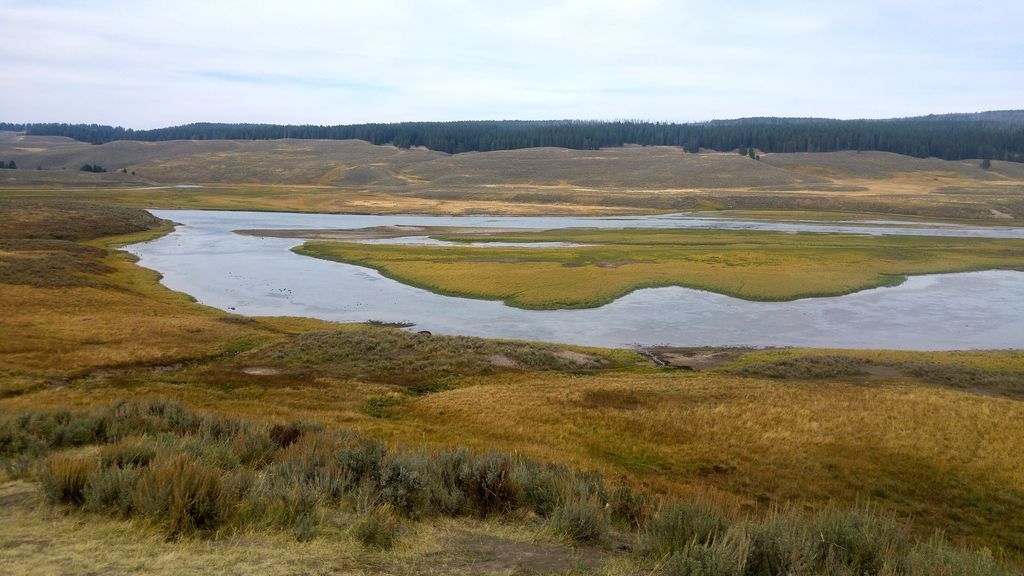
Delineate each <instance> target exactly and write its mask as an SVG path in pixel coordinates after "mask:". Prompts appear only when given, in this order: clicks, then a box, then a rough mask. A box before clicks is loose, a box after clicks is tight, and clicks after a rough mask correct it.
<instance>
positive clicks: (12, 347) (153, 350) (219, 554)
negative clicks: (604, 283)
mask: <svg viewBox="0 0 1024 576" xmlns="http://www.w3.org/2000/svg"><path fill="white" fill-rule="evenodd" d="M159 233H162V230H155V231H149V232H145V233H142V234H140V235H136V236H133V237H126V238H117V239H109V238H108V239H97V240H94V241H90V243H92V244H93V245H94V246H102V247H105V246H107V245H108V244H109V243H111V242H123V241H128V240H131V239H133V238H141V237H145V236H150V235H153V234H159ZM103 263H104V264H105V265H107V266H109V267H110V269H111V270H112V272H109V273H107V274H104V275H102V278H103V281H104V284H105V286H88V287H65V288H36V287H31V286H20V285H7V284H4V285H0V308H2V309H3V310H4V312H5V313H4V315H3V316H2V317H0V331H2V333H3V334H4V336H5V337H4V339H3V341H2V343H0V346H2V347H0V363H2V364H0V384H2V385H3V394H0V395H2V396H6V397H4V398H2V399H0V408H2V409H4V410H17V409H43V408H74V407H87V406H96V405H99V404H108V403H110V402H111V401H113V400H117V399H129V398H140V397H146V396H152V395H160V396H164V397H170V398H175V399H178V400H181V401H182V402H184V403H186V404H187V405H189V406H191V407H194V408H200V409H208V410H214V411H219V412H223V413H226V414H231V415H233V416H236V417H250V418H253V419H257V420H273V421H277V422H283V421H289V420H292V419H296V418H300V419H305V420H309V421H313V422H318V423H321V424H323V425H325V426H330V427H333V426H344V427H348V428H354V429H358V430H363V431H366V432H368V433H370V434H373V435H376V436H379V437H383V438H386V439H390V440H393V441H395V442H398V443H399V444H402V445H405V446H450V445H457V444H462V445H469V446H471V447H475V448H478V449H502V450H514V451H520V452H524V453H526V454H529V455H532V456H535V457H538V458H541V459H544V460H550V461H557V462H568V463H573V464H576V465H578V466H580V467H582V468H586V469H594V470H600V471H603V472H605V473H606V474H608V475H609V476H612V477H622V478H624V479H626V480H628V481H630V482H635V483H640V484H646V485H649V486H651V487H653V488H656V489H658V490H662V491H666V492H675V493H693V492H705V491H711V492H713V493H714V494H716V495H718V496H719V497H720V498H723V499H726V500H730V501H732V502H735V503H737V504H739V505H741V506H745V507H747V508H749V509H751V510H763V509H765V508H766V507H767V506H768V505H769V503H770V502H772V501H783V502H785V501H792V502H796V503H798V504H805V505H807V506H808V507H811V508H816V507H820V506H822V505H823V504H824V503H825V502H827V501H829V500H836V501H838V502H840V503H843V504H849V503H852V502H854V501H858V500H870V501H873V502H876V503H878V504H879V505H880V506H882V507H883V508H886V509H892V510H895V511H896V512H898V513H900V514H907V515H911V516H912V517H913V518H914V519H915V526H917V527H918V528H919V529H920V530H922V531H927V530H930V529H931V528H935V527H938V528H943V529H945V530H946V531H947V532H949V533H950V534H951V535H952V536H953V537H954V538H956V539H960V540H963V541H966V542H970V543H972V544H981V545H995V546H999V547H1003V548H1005V549H1006V550H1007V551H1008V552H1009V553H1010V555H1011V556H1012V557H1015V558H1019V557H1021V556H1022V555H1024V461H1022V460H1021V458H1020V457H1019V455H1020V453H1021V447H1022V446H1024V428H1022V427H1020V426H1014V425H1013V424H1014V423H1017V422H1022V421H1024V403H1021V402H1019V401H1014V400H1010V399H1005V398H993V397H985V396H980V395H975V394H970V393H967V392H962V391H957V390H950V389H945V388H940V387H937V386H930V385H926V384H923V383H921V382H919V381H917V380H915V379H913V378H910V377H905V376H867V377H858V378H852V379H842V378H840V379H831V380H806V381H779V380H771V379H764V378H753V377H751V378H748V377H740V376H736V375H732V374H728V373H723V372H713V373H696V374H688V373H682V372H661V371H655V370H653V369H650V368H646V367H639V366H628V365H627V364H628V363H627V362H625V360H626V359H625V357H624V356H623V357H621V359H622V360H623V362H622V363H621V364H620V366H625V367H622V368H619V369H617V370H616V371H611V372H609V371H604V372H597V373H594V374H588V375H571V374H565V373H538V372H502V373H499V374H490V375H479V376H468V377H463V378H459V379H458V380H457V381H455V382H452V384H453V386H454V388H453V389H450V390H446V391H440V392H436V393H432V394H427V395H423V396H411V395H404V396H402V401H401V402H400V403H399V404H398V405H396V406H395V407H394V408H393V413H392V414H391V417H390V418H387V419H382V418H375V417H373V416H371V415H369V414H367V413H366V411H365V409H364V408H365V403H366V401H367V399H369V398H371V397H375V396H380V395H388V394H397V395H402V394H403V393H402V391H401V390H400V388H399V387H396V386H390V385H385V384H379V383H368V382H365V381H361V380H357V379H342V378H340V377H332V376H330V375H329V374H328V375H326V376H325V375H317V374H312V375H311V376H309V377H301V378H297V377H294V375H291V374H288V373H281V374H264V375H260V374H248V373H245V372H242V371H239V370H238V369H237V368H238V366H235V365H233V364H232V363H231V362H230V361H227V359H225V358H222V357H221V355H223V354H225V353H230V352H234V351H239V350H242V349H247V348H254V347H258V346H260V345H261V344H264V343H266V344H270V343H273V342H276V341H280V340H283V339H285V338H288V337H289V334H297V333H302V332H307V331H311V330H324V329H326V328H328V327H331V326H332V325H331V324H330V323H324V322H319V321H315V320H304V319H259V320H255V319H244V318H239V317H236V316H230V315H226V314H224V313H223V312H220V311H217V310H213V309H210V308H205V307H202V306H199V305H197V304H195V303H194V302H191V301H190V299H188V298H187V297H186V296H184V295H181V294H177V293H174V292H171V291H169V290H167V289H165V288H163V287H162V286H160V285H159V284H158V283H157V276H156V274H155V273H153V272H150V271H147V270H144V269H141V268H139V267H138V266H137V265H135V264H134V263H133V262H132V261H131V259H130V258H129V257H128V256H127V255H125V254H122V253H117V252H107V253H106V255H105V256H104V257H103ZM226 318H227V320H225V319H226ZM818 352H825V351H810V352H808V351H762V352H756V353H753V354H751V355H750V356H749V357H748V358H743V359H740V362H741V363H744V362H745V363H752V362H760V361H766V360H771V359H778V358H781V357H785V356H786V355H797V354H802V353H818ZM829 353H832V352H829ZM837 354H839V353H838V352H837ZM842 354H851V355H860V356H865V357H870V358H875V359H881V360H892V361H920V362H925V361H926V362H932V363H938V364H941V363H946V362H948V363H951V364H957V365H969V366H974V367H977V368H982V369H990V370H1014V371H1018V372H1019V371H1022V370H1024V366H1022V357H1021V353H1020V352H1012V351H1006V352H974V353H910V352H842ZM181 360H195V362H194V363H189V362H186V363H185V365H183V366H181V367H178V368H176V369H172V370H164V369H147V368H145V367H142V366H139V365H144V364H167V363H171V362H178V361H181ZM110 366H115V367H118V369H116V370H98V371H97V370H96V368H100V367H110ZM51 377H56V378H59V379H60V381H59V382H56V383H57V384H59V385H57V386H45V385H43V384H41V382H44V383H45V379H47V378H51ZM10 486H11V485H5V486H4V487H2V488H0V499H2V498H5V497H6V496H8V495H9V494H7V493H5V492H3V491H5V490H8V489H11V488H10ZM22 491H24V490H22ZM0 501H2V502H8V501H7V500H0ZM0 515H3V518H2V522H0V524H2V526H3V528H2V529H0V562H3V565H4V566H10V567H12V568H11V570H12V571H13V572H14V573H17V572H18V571H21V572H29V571H31V572H34V573H60V572H66V571H68V570H74V569H76V568H75V567H77V566H90V567H94V568H95V571H98V572H106V571H161V572H169V573H176V572H190V571H193V570H194V569H200V567H201V569H207V570H218V569H220V568H221V567H223V568H224V569H229V567H230V566H240V567H241V569H242V570H246V569H250V568H251V569H252V570H260V571H266V572H268V573H274V572H296V571H312V572H316V571H325V572H326V571H330V570H341V571H344V570H348V571H354V572H358V571H359V570H366V571H370V570H371V569H376V570H389V569H391V570H394V571H399V570H401V569H402V568H404V567H405V566H407V565H409V564H410V563H411V564H412V565H415V566H416V567H418V568H417V569H422V571H423V572H424V573H431V571H433V572H434V573H439V572H444V573H450V572H452V571H456V573H457V569H463V568H461V566H463V564H460V563H459V562H462V561H463V560H462V559H461V558H462V557H459V558H460V559H457V560H454V561H453V563H452V564H451V565H449V566H444V564H443V563H442V562H438V561H436V559H437V558H439V557H441V558H444V557H445V556H444V554H457V553H456V552H452V551H451V549H450V548H444V546H442V544H441V543H443V542H450V541H451V539H452V538H453V536H452V534H453V531H457V530H463V529H464V528H465V526H464V525H456V524H447V525H441V527H439V528H437V527H425V528H422V529H421V530H423V532H417V534H418V535H417V536H416V537H414V538H412V539H410V540H408V541H407V542H408V544H407V547H406V548H400V549H399V550H397V551H395V552H391V553H387V554H384V555H374V554H368V553H365V552H360V551H358V549H353V548H352V547H351V544H349V543H348V541H341V540H339V539H333V538H321V539H317V540H316V541H314V542H313V543H311V544H299V543H294V542H288V543H285V542H284V540H283V538H286V537H282V536H275V535H266V534H241V535H238V537H237V538H236V539H233V540H230V541H229V544H223V543H216V542H215V543H210V542H201V541H188V542H183V543H177V544H174V543H163V542H160V541H158V537H157V536H156V535H155V533H151V532H148V531H147V530H144V529H140V528H144V527H140V526H138V525H135V524H131V523H123V522H115V521H109V520H97V521H96V522H94V521H93V520H94V519H92V518H90V519H89V521H88V522H79V521H78V520H76V519H74V517H64V516H63V515H61V514H60V513H55V512H53V511H51V510H49V509H45V510H44V509H33V508H31V507H29V508H25V507H18V506H6V505H5V506H0ZM54 527H56V528H57V530H54ZM472 529H473V530H476V529H477V528H472ZM479 529H480V530H483V532H484V533H485V534H493V533H494V532H493V531H495V530H496V531H498V532H501V533H502V534H504V532H502V531H503V530H505V531H512V532H514V530H512V529H506V528H502V527H497V528H495V527H493V526H491V525H484V527H483V528H479ZM435 530H436V531H435ZM517 534H518V535H506V536H507V537H508V538H511V539H513V540H514V539H524V538H526V537H527V536H525V535H523V534H522V533H517ZM154 550H155V551H157V552H154ZM266 550H274V554H269V553H266ZM439 550H440V551H439ZM438 555H440V556H438ZM324 558H328V559H327V560H325V559H324ZM442 566H444V567H443V568H442ZM453 566H454V568H453ZM464 570H465V571H466V572H472V571H473V569H472V567H469V568H465V569H464Z"/></svg>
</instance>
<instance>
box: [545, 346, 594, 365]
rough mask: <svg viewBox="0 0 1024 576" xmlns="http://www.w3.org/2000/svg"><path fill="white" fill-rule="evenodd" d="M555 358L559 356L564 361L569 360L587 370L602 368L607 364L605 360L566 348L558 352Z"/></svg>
mask: <svg viewBox="0 0 1024 576" xmlns="http://www.w3.org/2000/svg"><path fill="white" fill-rule="evenodd" d="M555 356H558V357H559V358H561V359H563V360H568V361H569V362H572V363H573V364H576V365H577V366H581V367H587V368H595V367H600V366H603V365H604V364H605V363H606V362H605V361H604V359H603V358H598V357H596V356H591V355H589V354H584V353H583V352H576V351H575V350H566V349H564V348H563V349H561V350H558V351H556V352H555Z"/></svg>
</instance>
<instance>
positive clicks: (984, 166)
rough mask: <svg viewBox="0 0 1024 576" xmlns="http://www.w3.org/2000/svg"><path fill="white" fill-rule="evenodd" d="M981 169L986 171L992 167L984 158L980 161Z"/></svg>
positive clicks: (990, 162)
mask: <svg viewBox="0 0 1024 576" xmlns="http://www.w3.org/2000/svg"><path fill="white" fill-rule="evenodd" d="M981 167H982V169H983V170H988V169H989V168H991V167H992V161H991V160H989V159H988V158H985V159H984V160H982V161H981Z"/></svg>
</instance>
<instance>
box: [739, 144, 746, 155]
mask: <svg viewBox="0 0 1024 576" xmlns="http://www.w3.org/2000/svg"><path fill="white" fill-rule="evenodd" d="M738 151H739V153H740V156H746V155H747V148H746V147H745V146H740V147H739V149H738Z"/></svg>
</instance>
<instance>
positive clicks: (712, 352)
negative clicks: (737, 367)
mask: <svg viewBox="0 0 1024 576" xmlns="http://www.w3.org/2000/svg"><path fill="white" fill-rule="evenodd" d="M638 352H640V353H641V354H643V355H644V356H646V357H647V358H649V359H650V360H651V361H652V362H654V363H655V364H657V365H659V366H664V367H666V368H679V369H682V370H695V371H698V372H699V371H701V370H710V369H712V368H718V367H719V366H723V365H725V364H728V363H730V362H732V361H733V360H736V359H737V358H739V357H740V356H742V355H744V354H746V353H747V352H750V349H749V348H710V347H701V348H675V347H670V346H655V347H653V348H642V349H639V350H638Z"/></svg>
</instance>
